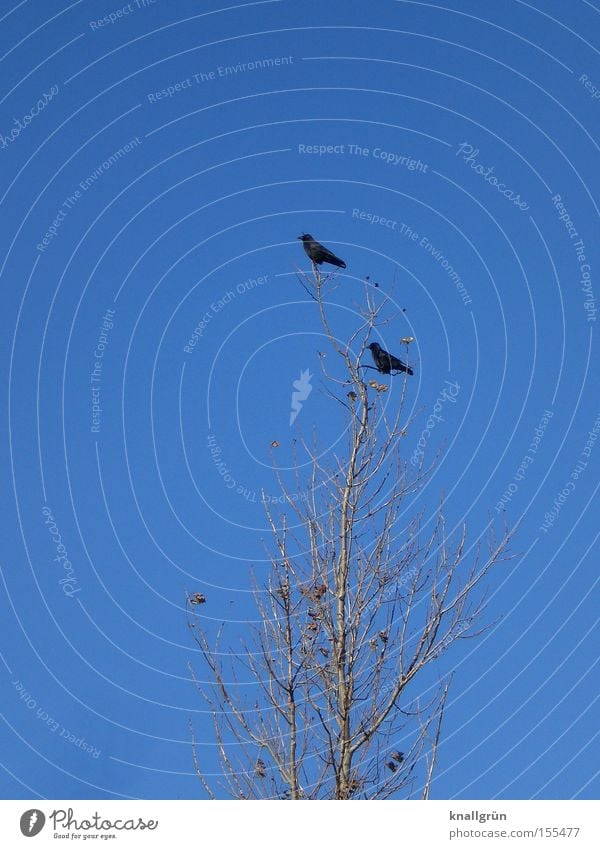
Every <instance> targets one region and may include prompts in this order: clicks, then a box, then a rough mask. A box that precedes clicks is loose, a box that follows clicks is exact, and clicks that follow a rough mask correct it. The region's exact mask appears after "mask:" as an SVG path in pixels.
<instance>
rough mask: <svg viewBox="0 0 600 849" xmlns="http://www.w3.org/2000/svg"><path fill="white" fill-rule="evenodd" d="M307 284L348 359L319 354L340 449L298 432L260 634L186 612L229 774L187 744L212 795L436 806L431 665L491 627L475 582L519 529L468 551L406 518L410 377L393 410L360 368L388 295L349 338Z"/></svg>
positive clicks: (376, 296) (438, 700)
mask: <svg viewBox="0 0 600 849" xmlns="http://www.w3.org/2000/svg"><path fill="white" fill-rule="evenodd" d="M298 276H299V279H300V282H301V283H302V285H303V286H304V287H305V289H306V290H307V291H308V293H309V294H310V295H311V297H312V298H314V300H315V302H316V309H318V311H319V314H320V317H321V321H322V325H323V328H324V331H325V334H326V336H327V339H328V341H329V343H330V345H331V346H332V348H333V350H334V352H335V354H336V355H337V356H336V357H334V367H333V369H334V370H335V371H339V372H340V375H339V376H338V375H334V374H332V373H330V372H329V370H328V368H327V367H326V365H325V364H326V363H328V362H329V360H328V359H327V358H326V357H324V356H321V358H320V360H321V367H322V371H323V378H324V383H325V385H326V386H327V387H329V388H328V389H327V392H328V394H329V396H330V398H331V400H332V403H335V404H337V408H338V409H339V410H340V411H341V412H342V414H343V417H344V424H345V427H346V434H347V441H346V444H345V447H344V450H343V451H342V452H341V453H340V454H339V455H338V454H335V453H333V452H329V453H328V455H327V459H326V460H325V459H323V458H322V456H321V453H320V449H319V444H318V433H316V434H315V435H314V436H313V438H312V440H311V442H310V443H308V442H306V441H303V440H302V439H300V440H298V442H297V446H296V452H297V453H296V457H295V461H296V462H295V475H294V490H293V491H290V488H289V484H288V483H286V482H285V481H284V478H283V475H281V474H279V475H278V481H279V485H280V487H281V490H282V493H283V494H284V496H285V502H284V508H283V509H282V511H281V514H280V515H279V514H278V515H276V514H275V511H274V509H273V508H272V507H271V506H270V505H268V504H265V510H266V514H267V518H268V523H269V526H270V531H271V536H272V541H271V543H270V545H269V546H268V557H269V560H270V563H271V566H270V569H269V574H268V577H267V579H265V582H264V585H259V584H258V583H257V582H256V581H255V585H254V597H255V602H256V608H257V612H258V619H257V621H258V623H259V624H258V625H255V626H249V632H250V634H249V637H248V638H247V639H245V640H243V641H241V645H240V647H239V649H238V650H237V651H232V650H231V649H230V648H229V647H226V648H225V649H223V648H222V644H223V638H222V629H221V630H220V631H219V633H218V634H217V635H216V636H214V635H213V636H212V637H209V636H208V634H207V632H206V630H205V629H204V628H203V626H202V620H201V619H200V618H198V617H191V618H190V621H189V624H190V628H192V634H193V636H194V639H195V640H196V642H197V644H198V646H199V648H200V650H201V655H202V657H203V659H204V661H205V669H206V672H207V673H208V675H207V676H203V678H204V677H207V678H208V684H206V683H205V682H204V681H201V680H199V678H198V677H195V678H194V680H195V681H196V685H197V687H198V689H199V690H200V692H201V694H202V697H203V699H204V700H205V702H206V704H207V706H208V709H209V710H210V712H211V714H212V717H213V721H214V735H215V740H216V744H217V749H218V752H219V755H220V760H221V768H222V778H221V779H219V780H218V781H217V783H216V785H215V786H213V784H211V783H210V782H209V779H208V777H207V776H206V775H205V771H204V769H203V765H202V763H201V762H200V760H201V758H200V749H199V748H198V747H197V746H196V743H195V740H194V739H193V748H194V758H195V763H196V769H197V772H198V775H199V777H200V779H201V781H202V783H203V786H204V788H205V790H206V792H207V793H208V795H209V796H210V797H211V798H216V797H217V796H221V795H228V796H232V797H234V798H238V799H257V798H282V799H352V798H363V799H384V798H388V797H392V796H393V797H401V796H402V797H405V798H415V797H421V798H428V796H429V792H430V787H431V782H432V777H433V774H434V768H435V763H436V756H437V752H438V747H439V743H440V734H441V727H442V720H443V715H444V706H445V703H446V698H447V694H448V687H449V683H450V681H449V677H448V676H446V677H442V678H441V679H440V678H439V677H436V674H435V673H436V669H435V661H436V660H437V659H438V658H439V657H440V655H441V654H442V653H444V652H446V651H447V650H448V649H449V648H450V646H452V645H453V644H455V643H456V642H457V641H458V640H461V639H465V638H468V637H473V636H476V635H477V634H478V633H480V632H481V626H480V625H479V624H477V623H478V619H479V616H480V613H481V611H482V608H483V606H484V604H485V595H484V592H483V589H482V587H481V586H480V585H481V582H482V580H483V579H484V578H485V577H486V575H487V574H488V573H489V571H490V569H491V568H492V567H493V566H494V564H496V563H498V562H499V561H500V560H503V559H506V557H507V556H508V555H507V543H508V539H509V533H508V530H507V529H506V528H505V527H504V528H503V529H502V533H501V534H500V536H499V538H496V536H495V534H494V531H493V528H491V526H490V531H489V536H488V537H487V538H486V540H485V545H480V544H475V545H474V546H473V547H472V548H471V549H469V548H468V547H467V537H466V528H465V527H464V526H461V527H459V528H457V529H454V530H448V529H447V527H446V522H445V519H444V513H443V506H444V505H443V502H442V503H440V504H439V506H438V507H437V509H436V511H435V513H434V516H433V517H432V518H430V519H428V520H427V521H425V520H424V516H423V514H422V512H419V513H417V514H416V515H411V516H409V517H408V518H407V517H406V516H405V513H406V500H407V496H410V495H413V494H414V493H415V492H416V491H417V490H418V489H419V488H420V487H421V486H422V484H423V481H424V480H425V479H426V478H427V476H428V474H429V472H430V471H431V469H425V468H424V467H423V465H422V464H421V465H420V466H419V467H418V468H416V469H415V468H414V467H413V466H411V464H410V463H407V462H406V460H405V459H404V457H403V451H402V445H403V439H404V437H405V435H406V433H407V430H408V429H409V428H410V426H411V424H412V419H409V420H408V421H404V418H403V417H404V415H405V414H404V406H405V405H404V401H405V395H406V385H407V384H406V380H407V378H406V376H405V375H402V376H396V377H395V378H393V379H394V380H395V381H397V382H399V388H400V391H399V397H397V396H396V395H394V403H393V404H391V403H386V400H387V399H388V398H390V395H389V394H388V393H387V388H388V387H387V385H384V384H380V383H379V382H378V380H377V379H371V380H369V379H368V378H367V375H368V373H369V372H368V371H367V370H366V369H368V367H365V365H363V364H362V362H361V361H362V359H363V355H364V354H365V350H366V346H367V344H368V342H369V338H370V336H371V335H372V334H373V333H374V332H376V330H377V328H378V327H380V326H381V325H382V324H384V323H385V321H386V319H385V318H384V315H385V311H386V310H388V311H389V308H390V301H389V299H388V298H387V297H386V296H384V295H383V294H382V292H381V290H380V289H377V288H375V287H373V286H371V285H370V284H369V283H368V282H365V285H364V295H363V299H362V303H361V305H360V306H359V307H357V315H358V316H359V320H358V322H357V326H356V329H355V331H354V333H353V334H352V336H351V338H350V339H349V340H348V341H347V342H345V343H341V342H340V341H339V340H338V339H337V338H336V335H335V333H334V331H333V329H332V327H331V326H330V322H329V316H328V301H327V297H328V293H329V292H330V291H331V287H332V286H334V285H335V275H325V276H324V275H322V274H321V273H320V272H319V270H318V269H317V268H316V266H315V267H313V275H312V276H310V275H306V274H302V273H299V275H298ZM326 293H327V294H326ZM408 350H409V349H408V345H407V354H408ZM367 353H369V352H368V351H367ZM336 364H337V366H339V368H337V366H336ZM374 374H377V372H374ZM390 408H393V411H392V412H391V413H390V412H389V410H390ZM300 453H301V455H302V456H301V457H300V456H299V455H300ZM307 458H308V465H307V467H308V469H309V472H308V473H307V474H306V475H305V477H306V479H304V478H303V472H302V471H301V469H303V468H304V467H305V466H304V461H305V460H306V459H307ZM301 460H302V462H301ZM299 493H300V494H301V496H302V497H299ZM478 629H479V630H478ZM190 668H191V667H190ZM427 669H429V670H430V674H429V675H425V674H423V673H424V672H425V671H426V670H427ZM192 674H193V675H194V674H195V673H194V670H193V669H192ZM418 682H421V684H419V683H418ZM192 734H193V729H192ZM398 741H402V742H401V750H400V743H399V742H398Z"/></svg>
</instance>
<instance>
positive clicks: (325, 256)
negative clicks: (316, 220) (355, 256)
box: [298, 233, 346, 268]
mask: <svg viewBox="0 0 600 849" xmlns="http://www.w3.org/2000/svg"><path fill="white" fill-rule="evenodd" d="M298 238H299V239H300V241H301V242H302V244H303V246H304V250H305V251H306V253H307V255H308V257H309V258H310V259H311V260H312V262H314V264H315V265H321V263H323V262H328V263H329V264H330V265H337V267H338V268H346V263H345V262H344V260H343V259H340V258H339V257H338V256H336V255H335V254H332V253H331V251H330V250H327V248H325V247H324V246H323V245H321V244H319V242H317V241H315V240H314V239H313V237H312V236H311V235H310V233H304V234H303V235H302V236H298Z"/></svg>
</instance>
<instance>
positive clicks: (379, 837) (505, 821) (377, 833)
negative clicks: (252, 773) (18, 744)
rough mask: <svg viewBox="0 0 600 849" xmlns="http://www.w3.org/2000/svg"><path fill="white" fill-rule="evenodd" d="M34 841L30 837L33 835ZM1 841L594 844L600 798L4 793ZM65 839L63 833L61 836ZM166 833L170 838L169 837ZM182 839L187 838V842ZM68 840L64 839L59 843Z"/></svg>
mask: <svg viewBox="0 0 600 849" xmlns="http://www.w3.org/2000/svg"><path fill="white" fill-rule="evenodd" d="M30 839H31V840H33V841H34V842H33V843H28V841H29V840H30ZM0 841H1V845H2V846H3V847H11V849H12V847H14V846H20V847H23V846H27V845H30V846H37V847H42V846H47V845H49V844H52V845H54V846H57V845H61V844H62V845H66V841H70V842H71V843H79V844H87V845H89V844H90V843H95V845H97V846H98V845H106V844H107V843H109V844H112V843H113V841H118V843H116V842H115V843H114V844H113V845H115V846H119V847H125V846H148V847H151V846H162V847H165V846H169V845H171V846H174V845H179V846H193V847H195V849H199V848H200V847H202V846H205V845H207V844H208V845H210V846H211V847H212V846H215V845H217V846H223V847H235V846H243V847H250V849H254V847H256V849H271V847H273V849H296V847H297V849H322V847H325V846H326V845H327V843H328V842H329V841H332V842H334V841H335V842H338V843H339V842H341V841H343V842H344V843H345V844H347V845H348V847H349V849H353V847H361V849H362V847H367V849H368V847H371V846H375V845H377V846H378V847H382V849H383V847H396V846H398V847H407V848H408V849H421V847H424V848H425V847H426V849H439V847H444V846H451V847H452V846H456V847H468V846H471V847H481V846H498V847H513V846H514V847H517V846H518V847H522V849H525V847H528V846H544V845H546V846H547V847H552V849H558V847H569V849H570V847H573V849H598V847H599V846H600V828H599V817H598V803H596V802H590V801H535V802H528V801H509V802H497V803H491V802H485V801H484V802H482V801H473V802H469V801H467V802H445V801H428V802H404V801H387V802H372V803H369V802H361V801H355V802H344V803H339V802H338V803H336V802H314V803H312V804H310V803H309V806H308V807H307V806H306V804H302V805H300V804H296V805H293V804H292V805H291V806H290V804H286V803H283V802H280V801H265V802H224V801H223V802H221V801H219V802H200V801H140V802H137V801H130V802H127V801H87V800H86V801H70V802H68V801H49V802H45V801H40V800H35V801H27V800H25V801H3V802H0ZM59 841H60V842H59ZM167 841H168V842H167ZM184 841H185V843H184ZM63 842H64V843H63Z"/></svg>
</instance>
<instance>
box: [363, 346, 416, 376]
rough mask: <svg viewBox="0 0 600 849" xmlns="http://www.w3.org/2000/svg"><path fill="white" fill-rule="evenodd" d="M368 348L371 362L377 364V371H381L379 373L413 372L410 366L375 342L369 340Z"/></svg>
mask: <svg viewBox="0 0 600 849" xmlns="http://www.w3.org/2000/svg"><path fill="white" fill-rule="evenodd" d="M369 348H370V349H371V354H372V355H373V362H374V363H375V365H376V366H377V371H378V372H381V374H390V372H393V371H405V372H406V373H407V374H413V370H412V369H411V367H410V366H407V365H405V364H404V363H403V362H402V360H399V359H398V357H394V356H393V354H388V352H387V351H384V350H383V348H382V347H381V345H379V344H378V343H377V342H371V344H370V345H369Z"/></svg>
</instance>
